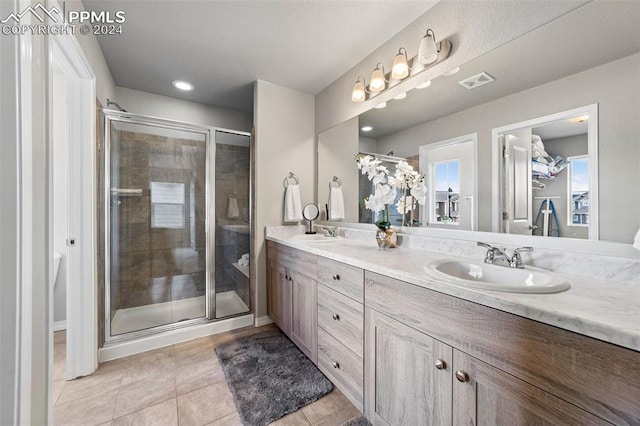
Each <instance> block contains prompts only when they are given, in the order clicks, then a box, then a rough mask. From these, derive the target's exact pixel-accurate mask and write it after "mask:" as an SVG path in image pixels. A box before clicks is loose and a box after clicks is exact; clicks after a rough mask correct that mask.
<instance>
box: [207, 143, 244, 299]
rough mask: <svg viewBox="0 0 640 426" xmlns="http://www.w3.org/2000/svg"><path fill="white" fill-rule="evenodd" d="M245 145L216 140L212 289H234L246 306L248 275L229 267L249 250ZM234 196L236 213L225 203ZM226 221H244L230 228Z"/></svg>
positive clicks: (236, 222)
mask: <svg viewBox="0 0 640 426" xmlns="http://www.w3.org/2000/svg"><path fill="white" fill-rule="evenodd" d="M249 159H250V157H249V147H242V146H236V145H225V144H216V168H215V181H216V190H215V192H216V196H215V198H216V207H215V209H216V255H215V257H216V266H215V278H216V293H221V292H225V291H231V290H233V291H236V293H237V294H238V295H239V296H240V297H241V298H242V299H243V301H244V302H245V304H247V306H249V297H250V294H249V279H248V278H247V277H245V276H244V275H243V274H242V273H241V272H240V271H238V270H237V269H236V268H234V267H233V263H234V262H237V261H238V259H240V257H241V256H242V255H243V254H245V253H249V233H248V224H249V177H250V163H249ZM234 196H235V198H236V200H237V203H238V212H239V217H237V218H233V217H230V216H229V203H230V202H231V199H232V198H233V197H234ZM227 225H247V229H246V231H245V230H244V229H243V228H235V229H234V230H230V229H229V228H228V227H227V228H225V226H227Z"/></svg>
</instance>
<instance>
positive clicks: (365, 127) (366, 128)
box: [360, 126, 373, 132]
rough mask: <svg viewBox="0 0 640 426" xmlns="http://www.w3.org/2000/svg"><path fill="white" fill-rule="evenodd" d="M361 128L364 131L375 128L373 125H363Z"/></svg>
mask: <svg viewBox="0 0 640 426" xmlns="http://www.w3.org/2000/svg"><path fill="white" fill-rule="evenodd" d="M360 130H362V131H363V132H370V131H372V130H373V127H371V126H362V127H361V128H360Z"/></svg>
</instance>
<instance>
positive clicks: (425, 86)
mask: <svg viewBox="0 0 640 426" xmlns="http://www.w3.org/2000/svg"><path fill="white" fill-rule="evenodd" d="M429 86H431V80H427V81H425V82H424V83H420V84H418V85H417V86H416V89H426V88H427V87H429Z"/></svg>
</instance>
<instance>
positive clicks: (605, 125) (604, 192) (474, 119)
mask: <svg viewBox="0 0 640 426" xmlns="http://www.w3.org/2000/svg"><path fill="white" fill-rule="evenodd" d="M638 75H640V54H635V55H631V56H628V57H626V58H623V59H620V60H617V61H613V62H610V63H608V64H605V65H602V66H599V67H596V68H592V69H590V70H587V71H583V72H580V73H578V74H574V75H572V76H569V77H565V78H562V79H559V80H556V81H553V82H550V83H547V84H543V85H541V86H538V87H534V88H532V89H529V90H525V91H522V92H519V93H515V94H512V95H509V96H505V97H503V98H500V99H497V100H495V101H492V102H488V103H486V104H482V105H479V106H476V107H473V108H469V109H467V110H464V111H461V112H459V113H456V114H452V115H450V116H447V117H444V118H441V119H438V120H434V121H430V122H428V123H424V124H421V125H418V126H415V127H412V128H410V129H406V130H403V131H401V132H398V133H395V134H393V135H390V136H387V137H386V138H382V139H379V140H378V148H379V150H380V151H381V152H385V151H389V150H391V149H393V150H394V151H395V153H396V155H399V156H411V155H414V154H415V153H416V152H418V146H420V145H424V144H429V143H434V142H437V141H441V140H445V139H449V138H452V137H456V136H460V135H464V134H468V133H473V132H478V163H479V164H478V176H491V160H492V157H491V155H492V149H491V129H493V128H495V127H500V126H505V125H507V124H510V123H517V122H520V121H525V120H528V119H532V118H536V117H541V116H544V115H548V114H552V113H555V112H560V111H565V110H569V109H573V108H576V107H580V106H585V105H590V104H594V103H598V132H599V139H598V143H599V156H600V158H599V174H600V193H599V196H600V200H599V202H600V206H602V207H601V209H600V239H601V240H608V241H620V242H631V241H632V239H633V235H634V234H635V232H636V231H637V230H638V228H640V215H638V214H637V213H635V212H638V211H640V186H639V185H637V184H636V185H630V182H634V183H637V182H640V168H639V167H638V164H640V144H638V140H640V127H639V126H638V122H640V79H639V78H638ZM612 76H615V78H612ZM621 153H623V154H622V155H621ZM624 192H629V194H630V196H628V197H625V202H624V210H625V211H627V212H630V213H629V214H626V215H623V216H620V209H618V208H610V207H609V206H616V205H619V203H620V196H621V194H622V193H624ZM478 210H479V217H478V221H479V222H478V225H479V230H481V231H490V230H491V215H490V214H488V212H490V211H491V180H490V179H486V178H485V179H480V180H479V184H478Z"/></svg>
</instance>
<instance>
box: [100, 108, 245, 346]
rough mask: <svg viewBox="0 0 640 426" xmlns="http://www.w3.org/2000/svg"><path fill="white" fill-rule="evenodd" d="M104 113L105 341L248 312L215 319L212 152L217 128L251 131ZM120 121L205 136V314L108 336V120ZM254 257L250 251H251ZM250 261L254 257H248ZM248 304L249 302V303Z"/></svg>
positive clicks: (109, 216)
mask: <svg viewBox="0 0 640 426" xmlns="http://www.w3.org/2000/svg"><path fill="white" fill-rule="evenodd" d="M102 112H103V115H104V120H105V122H104V132H105V135H104V147H103V149H104V166H103V167H104V187H103V191H104V194H103V195H104V197H103V203H104V206H103V208H104V250H105V251H104V262H105V268H104V269H105V271H104V274H105V277H104V278H105V280H104V283H105V284H104V321H105V324H104V342H105V346H106V345H108V344H114V343H119V342H123V341H128V340H131V339H137V338H140V337H146V336H151V335H156V334H159V333H162V332H167V331H172V330H176V329H182V328H186V327H189V326H193V325H200V324H206V323H210V322H214V321H220V320H225V319H228V318H234V317H240V316H244V315H251V314H252V311H253V306H249V310H248V312H244V313H239V314H235V315H230V316H227V317H224V318H216V288H215V227H216V220H215V212H214V211H212V209H213V207H214V204H213V203H215V155H216V145H215V144H216V141H215V134H216V132H217V131H220V132H226V133H233V134H238V135H243V136H247V137H249V138H252V134H251V133H250V132H244V131H240V130H234V129H227V128H222V127H214V126H204V125H199V124H193V123H188V122H184V121H178V120H169V119H164V118H158V117H153V116H147V115H141V114H131V113H128V112H124V111H116V110H109V109H103V110H102ZM114 121H115V122H123V123H132V124H141V125H149V126H155V127H160V128H164V129H170V130H178V131H188V132H193V133H199V134H203V135H204V137H205V149H206V159H205V177H206V179H205V195H206V198H205V234H206V235H205V247H206V262H205V289H206V290H205V312H204V316H203V317H200V318H194V319H189V320H184V321H179V322H174V323H170V324H164V325H158V326H155V327H150V328H145V329H142V330H136V331H131V332H127V333H123V334H119V335H116V336H112V335H111V309H110V306H111V268H110V265H111V237H110V232H111V189H112V188H111V123H112V122H114ZM250 182H253V173H252V171H251V170H250ZM249 187H250V190H249V224H250V225H249V226H250V228H249V235H250V239H251V241H252V240H253V226H252V224H253V209H252V205H251V204H252V188H253V184H252V183H250V185H249ZM251 257H252V258H253V253H252V254H251ZM251 261H252V262H253V259H252V260H251ZM253 279H254V276H253V274H251V277H250V287H251V288H253ZM250 305H251V304H250Z"/></svg>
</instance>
